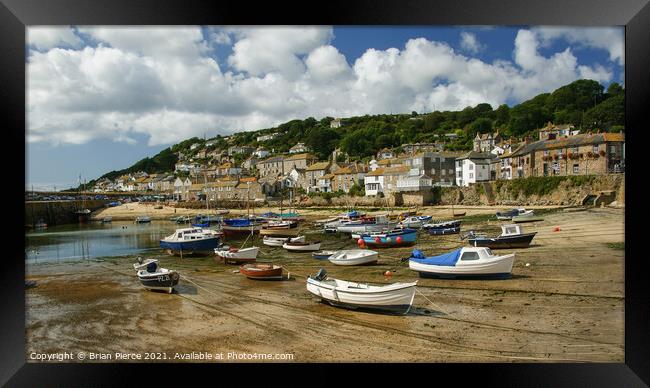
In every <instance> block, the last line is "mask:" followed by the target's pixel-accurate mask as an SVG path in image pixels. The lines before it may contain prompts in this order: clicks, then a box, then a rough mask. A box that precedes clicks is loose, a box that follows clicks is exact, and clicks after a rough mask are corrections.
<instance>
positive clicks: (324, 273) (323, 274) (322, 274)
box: [314, 268, 327, 282]
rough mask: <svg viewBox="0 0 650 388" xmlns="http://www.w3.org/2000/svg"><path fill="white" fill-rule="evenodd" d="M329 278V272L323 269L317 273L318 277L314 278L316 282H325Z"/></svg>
mask: <svg viewBox="0 0 650 388" xmlns="http://www.w3.org/2000/svg"><path fill="white" fill-rule="evenodd" d="M326 277H327V271H325V268H321V269H319V270H318V272H316V276H314V280H318V281H319V282H320V281H323V280H325V278H326Z"/></svg>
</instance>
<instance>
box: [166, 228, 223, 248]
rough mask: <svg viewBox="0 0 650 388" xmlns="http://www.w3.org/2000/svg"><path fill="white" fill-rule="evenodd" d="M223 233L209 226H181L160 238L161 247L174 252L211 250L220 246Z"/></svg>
mask: <svg viewBox="0 0 650 388" xmlns="http://www.w3.org/2000/svg"><path fill="white" fill-rule="evenodd" d="M221 236H222V234H221V233H220V232H217V231H215V230H212V229H207V228H199V227H195V228H181V229H176V231H174V234H172V235H169V236H167V237H165V238H163V239H161V240H160V247H161V248H163V249H167V250H169V251H171V252H172V253H173V254H177V253H179V252H184V253H186V254H189V253H194V252H211V251H212V250H213V249H215V248H216V247H218V246H219V242H220V241H221Z"/></svg>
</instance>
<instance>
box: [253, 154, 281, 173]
mask: <svg viewBox="0 0 650 388" xmlns="http://www.w3.org/2000/svg"><path fill="white" fill-rule="evenodd" d="M257 170H258V171H259V173H260V177H266V176H272V177H274V178H275V177H278V176H280V175H284V158H283V157H282V156H274V157H272V158H269V159H266V160H262V161H261V162H258V163H257Z"/></svg>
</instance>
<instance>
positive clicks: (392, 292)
mask: <svg viewBox="0 0 650 388" xmlns="http://www.w3.org/2000/svg"><path fill="white" fill-rule="evenodd" d="M416 285H417V281H415V282H412V283H394V284H388V285H382V286H373V285H370V284H365V283H355V282H349V281H345V280H340V279H333V278H329V277H328V276H327V272H326V271H325V269H323V268H321V269H320V270H319V271H318V273H317V274H316V275H315V276H314V277H313V278H312V277H311V276H310V277H309V278H307V290H308V291H309V292H311V293H312V294H314V295H316V296H317V297H319V298H321V300H322V301H324V302H326V303H329V304H331V305H333V306H338V307H346V308H351V309H358V308H361V309H372V310H380V311H389V312H396V313H401V314H406V313H408V311H409V310H410V309H411V305H412V304H413V299H414V298H415V287H416Z"/></svg>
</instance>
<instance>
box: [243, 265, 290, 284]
mask: <svg viewBox="0 0 650 388" xmlns="http://www.w3.org/2000/svg"><path fill="white" fill-rule="evenodd" d="M239 273H241V274H242V275H244V276H246V277H247V278H249V279H255V280H282V267H281V266H279V265H275V264H271V263H251V264H244V265H242V266H241V267H239Z"/></svg>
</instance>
